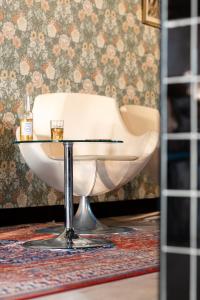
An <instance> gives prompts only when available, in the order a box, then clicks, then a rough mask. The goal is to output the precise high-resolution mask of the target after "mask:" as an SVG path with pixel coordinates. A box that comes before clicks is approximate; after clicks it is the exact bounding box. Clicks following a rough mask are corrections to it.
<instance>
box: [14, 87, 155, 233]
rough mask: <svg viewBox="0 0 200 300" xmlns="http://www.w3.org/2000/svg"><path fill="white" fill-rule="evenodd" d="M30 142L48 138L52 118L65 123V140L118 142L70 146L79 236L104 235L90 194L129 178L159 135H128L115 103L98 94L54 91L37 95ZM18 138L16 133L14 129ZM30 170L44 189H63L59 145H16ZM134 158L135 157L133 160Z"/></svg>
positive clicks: (143, 164) (144, 158)
mask: <svg viewBox="0 0 200 300" xmlns="http://www.w3.org/2000/svg"><path fill="white" fill-rule="evenodd" d="M33 118H34V125H33V127H34V139H50V120H52V119H63V120H64V139H114V140H122V141H123V143H122V144H117V143H114V144H111V143H92V144H91V143H75V144H74V151H73V154H74V167H73V169H74V170H73V173H74V186H73V191H74V195H76V196H80V197H81V200H80V204H79V208H78V211H77V213H76V215H75V218H74V227H75V229H76V231H77V232H79V233H88V232H89V233H98V232H105V231H106V230H107V228H106V227H105V225H103V224H101V223H100V222H99V221H98V220H97V219H96V218H95V216H94V215H93V213H92V211H91V208H90V203H89V201H88V196H93V195H99V194H102V193H106V192H108V191H112V190H114V189H116V188H119V187H120V186H122V185H124V184H125V183H127V182H128V181H130V180H132V179H133V178H134V177H135V176H136V175H137V174H138V173H139V172H140V171H141V170H142V169H143V168H144V166H145V165H146V163H147V162H148V161H149V159H150V157H151V155H152V153H153V151H154V149H155V148H156V145H157V143H158V133H157V132H155V131H147V132H145V133H144V134H142V135H139V136H136V135H133V134H131V133H130V132H129V131H128V130H127V128H126V126H125V125H124V123H123V121H122V118H121V115H120V112H119V109H118V106H117V103H116V100H115V99H112V98H109V97H105V96H99V95H89V94H80V93H52V94H44V95H39V96H37V97H36V98H35V101H34V106H33ZM16 135H17V139H19V129H17V133H16ZM19 148H20V151H21V153H22V155H23V157H24V159H25V161H26V163H27V164H28V166H29V167H30V169H31V170H32V171H33V172H34V173H35V174H36V175H37V176H38V177H39V178H40V179H41V180H43V181H45V182H46V183H47V184H48V185H50V186H51V187H53V188H55V189H56V190H58V191H62V192H63V191H64V176H63V173H64V171H63V169H64V163H63V146H62V144H59V143H48V144H46V143H37V144H32V143H30V144H20V145H19ZM135 158H137V159H135Z"/></svg>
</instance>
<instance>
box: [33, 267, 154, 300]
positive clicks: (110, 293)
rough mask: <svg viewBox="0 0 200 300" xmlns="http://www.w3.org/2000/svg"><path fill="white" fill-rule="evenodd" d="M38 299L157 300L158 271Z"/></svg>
mask: <svg viewBox="0 0 200 300" xmlns="http://www.w3.org/2000/svg"><path fill="white" fill-rule="evenodd" d="M37 299H38V300H157V299H158V273H152V274H147V275H143V276H138V277H133V278H128V279H122V280H117V281H113V282H110V283H104V284H99V285H95V286H91V287H86V288H82V289H77V290H74V291H68V292H65V293H60V294H54V295H50V296H46V297H40V298H37Z"/></svg>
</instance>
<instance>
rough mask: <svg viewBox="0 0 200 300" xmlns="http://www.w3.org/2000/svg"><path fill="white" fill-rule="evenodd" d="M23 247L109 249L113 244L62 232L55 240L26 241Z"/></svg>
mask: <svg viewBox="0 0 200 300" xmlns="http://www.w3.org/2000/svg"><path fill="white" fill-rule="evenodd" d="M70 235H71V236H70ZM23 246H25V247H31V248H39V249H81V248H98V247H105V248H107V247H108V248H111V247H113V246H114V244H113V243H112V242H110V241H107V240H104V239H92V238H83V237H79V236H78V235H77V234H75V233H74V232H72V233H68V232H67V231H66V230H64V232H63V233H62V234H60V235H59V236H58V237H56V238H52V239H45V240H44V239H42V240H34V241H28V242H25V243H24V244H23Z"/></svg>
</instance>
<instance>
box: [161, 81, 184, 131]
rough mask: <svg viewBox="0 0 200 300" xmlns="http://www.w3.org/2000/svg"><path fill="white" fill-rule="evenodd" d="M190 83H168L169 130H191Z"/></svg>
mask: <svg viewBox="0 0 200 300" xmlns="http://www.w3.org/2000/svg"><path fill="white" fill-rule="evenodd" d="M189 87H190V86H189V84H170V85H168V90H167V96H168V132H189V131H190V95H189V91H190V88H189Z"/></svg>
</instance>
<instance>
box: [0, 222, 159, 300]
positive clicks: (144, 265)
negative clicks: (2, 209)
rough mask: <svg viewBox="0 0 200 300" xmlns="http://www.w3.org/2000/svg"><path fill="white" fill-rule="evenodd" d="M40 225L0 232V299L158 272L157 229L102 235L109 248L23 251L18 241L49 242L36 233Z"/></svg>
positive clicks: (46, 293)
mask: <svg viewBox="0 0 200 300" xmlns="http://www.w3.org/2000/svg"><path fill="white" fill-rule="evenodd" d="M48 225H49V224H48ZM45 226H47V225H46V224H37V225H32V226H29V225H24V226H18V227H16V226H15V227H9V228H2V229H0V299H4V300H7V299H15V300H16V299H30V298H34V297H38V296H42V295H48V294H52V293H57V292H62V291H67V290H71V289H75V288H82V287H86V286H90V285H94V284H99V283H105V282H109V281H114V280H118V279H123V278H128V277H133V276H138V275H142V274H146V273H151V272H155V271H158V267H159V257H158V256H159V255H158V254H159V245H158V240H159V233H158V226H150V227H148V226H137V227H136V230H135V231H133V232H132V233H126V234H118V235H106V236H104V237H103V238H105V239H109V240H111V241H112V242H113V243H114V245H115V246H114V247H113V248H98V249H88V250H39V249H31V248H24V247H23V245H22V244H23V241H26V240H30V239H38V238H49V237H52V235H49V234H48V235H47V234H45V235H44V234H41V233H40V234H39V233H37V234H36V233H35V230H36V229H39V228H43V227H45Z"/></svg>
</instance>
